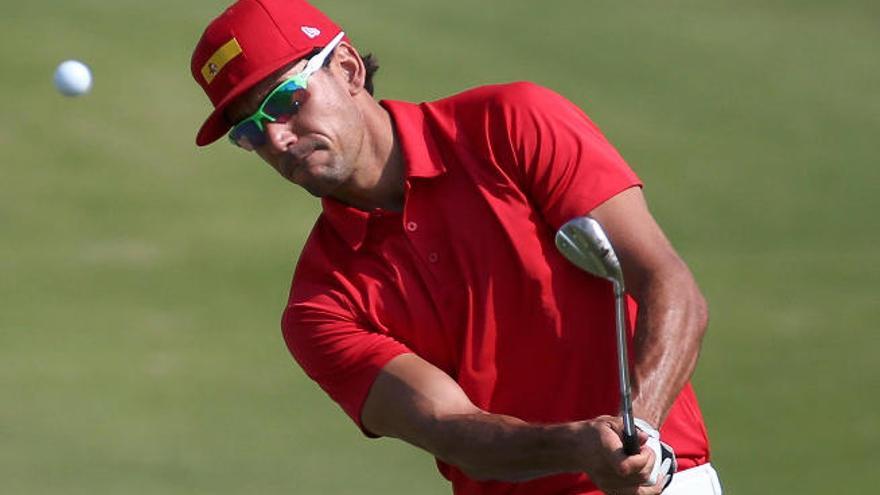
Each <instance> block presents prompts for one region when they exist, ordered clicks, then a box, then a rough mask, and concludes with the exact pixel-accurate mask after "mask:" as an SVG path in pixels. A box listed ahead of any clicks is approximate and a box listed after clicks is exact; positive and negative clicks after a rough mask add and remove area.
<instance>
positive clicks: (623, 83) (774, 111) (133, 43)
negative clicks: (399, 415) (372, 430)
mask: <svg viewBox="0 0 880 495" xmlns="http://www.w3.org/2000/svg"><path fill="white" fill-rule="evenodd" d="M317 4H318V5H319V6H320V7H322V8H323V9H324V10H325V11H326V12H327V13H329V14H330V15H331V16H332V17H334V18H336V19H337V20H338V21H339V22H340V24H342V25H343V26H344V27H345V29H346V30H347V31H348V33H349V34H350V36H351V38H352V39H353V40H354V42H355V44H356V45H357V46H359V47H360V48H361V49H362V50H364V51H373V52H374V53H376V54H377V55H378V56H379V59H380V61H381V63H382V70H381V71H380V72H379V75H378V78H377V93H378V96H379V97H382V98H393V99H408V100H426V99H433V98H436V97H440V96H444V95H448V94H451V93H454V92H457V91H459V90H461V89H464V88H466V87H470V86H475V85H479V84H484V83H493V82H504V81H513V80H523V79H527V80H533V81H536V82H538V83H541V84H544V85H546V86H549V87H551V88H553V89H555V90H557V91H559V92H561V93H562V94H564V95H565V96H567V97H568V98H570V99H571V100H573V101H574V102H575V103H577V104H578V105H580V106H581V107H582V108H584V109H585V110H586V111H587V112H588V113H589V114H590V115H591V116H592V117H593V119H594V120H595V121H596V122H597V123H598V124H599V125H600V126H601V127H602V128H603V130H604V131H605V133H606V134H607V135H608V137H609V139H611V140H612V142H614V143H615V144H616V145H617V146H618V147H619V149H620V150H621V152H622V153H623V155H624V157H626V158H627V160H628V161H629V162H630V164H631V165H632V167H633V168H634V169H635V170H636V171H637V172H638V173H639V174H640V175H641V177H642V178H643V179H644V180H645V182H646V184H647V188H646V194H647V196H648V199H649V201H650V203H651V205H652V208H653V211H654V213H655V215H656V216H657V218H658V219H659V220H660V222H661V224H662V225H663V226H664V227H665V229H666V230H667V233H668V234H669V236H670V237H671V239H672V241H673V243H674V244H675V245H676V246H677V247H678V249H679V250H680V251H681V253H682V254H683V256H684V257H685V258H686V260H687V261H688V262H689V263H690V265H691V267H692V269H693V271H694V272H695V274H696V276H697V278H698V280H699V282H700V283H701V285H702V287H703V289H704V291H705V292H706V295H707V297H708V299H709V301H710V304H711V309H712V322H711V326H710V332H709V334H708V336H707V338H706V341H705V346H704V351H703V354H702V358H701V362H700V364H699V367H698V369H697V373H696V376H695V379H694V381H695V385H696V388H697V391H698V394H699V396H700V399H701V404H702V407H703V411H704V414H705V416H706V421H707V424H708V427H709V430H710V434H711V438H712V441H713V448H714V463H715V464H716V467H717V469H718V470H719V472H720V474H721V476H722V480H723V482H724V484H725V487H726V489H727V493H740V494H746V493H801V494H824V493H829V492H833V491H835V490H836V491H841V490H843V491H847V492H851V493H867V492H870V491H871V488H872V487H873V486H874V484H875V480H874V478H875V477H874V475H873V473H874V471H873V469H874V468H875V465H876V464H877V463H878V461H880V455H878V454H877V450H876V449H877V447H876V446H877V445H878V443H880V399H878V398H877V394H876V392H877V391H878V390H880V366H878V364H877V363H878V356H880V345H878V344H880V337H878V334H877V332H876V320H877V316H878V300H880V299H878V291H877V288H876V284H877V282H878V280H880V255H878V248H877V244H878V242H880V233H878V222H877V219H876V218H877V214H878V212H880V200H878V192H880V173H878V165H880V163H878V160H877V157H876V154H875V152H876V150H877V144H876V143H877V136H878V133H880V132H878V131H880V98H878V88H880V57H878V56H877V54H878V49H880V29H878V26H880V4H878V3H877V2H872V1H857V0H847V1H837V2H818V1H807V0H799V1H794V0H788V1H761V2H758V1H737V2H731V1H721V0H710V1H701V2H697V1H676V0H673V1H667V2H662V3H659V2H646V1H633V2H612V1H591V2H585V1H583V0H565V1H547V2H531V1H524V0H490V1H483V2H478V3H477V2H466V1H463V0H448V1H445V2H409V1H403V0H381V1H379V0H362V1H359V2H345V1H342V0H322V1H320V2H318V3H317ZM226 5H227V2H226V1H219V0H190V1H187V2H178V1H176V0H175V1H172V0H154V1H152V2H143V1H134V0H116V1H113V2H107V1H103V0H102V1H99V0H66V1H64V2H61V1H57V0H53V1H47V0H32V1H29V2H11V1H9V0H2V9H0V11H2V15H0V33H2V34H0V40H2V43H0V72H2V76H0V111H2V116H3V118H2V119H0V236H2V237H0V239H2V240H0V492H2V493H10V494H44V493H45V494H54V493H63V494H71V495H73V494H95V493H128V494H141V493H143V494H159V493H161V494H240V493H332V494H354V493H358V494H397V493H401V494H403V493H421V494H444V493H448V491H449V490H448V486H447V484H446V483H445V482H444V481H443V480H442V479H441V478H440V476H439V475H438V474H437V473H436V471H435V469H434V466H433V461H432V459H431V458H430V457H429V456H428V455H427V454H423V453H421V452H419V451H417V450H415V449H413V448H410V447H407V446H404V445H402V444H399V443H397V442H395V441H391V440H366V439H363V438H362V437H361V436H360V434H359V432H358V431H357V429H356V428H355V427H354V426H353V425H352V424H351V423H350V421H349V420H348V419H347V418H346V417H345V416H344V415H343V414H342V412H340V410H339V409H338V408H337V407H336V406H335V405H334V404H332V403H331V402H330V400H329V399H327V398H326V397H325V396H324V394H323V393H322V392H321V391H320V390H318V388H317V386H315V385H314V384H313V383H311V382H310V381H309V380H308V379H307V378H306V377H305V376H304V375H303V373H302V372H301V371H300V370H299V369H298V368H297V367H296V365H295V363H294V362H293V360H292V359H291V358H290V357H289V355H288V353H287V350H286V348H285V347H284V345H283V342H282V340H281V336H280V330H279V317H280V311H281V309H282V307H283V305H284V303H285V301H286V296H287V289H288V284H289V280H290V274H291V271H292V268H293V265H294V262H295V260H296V257H297V255H298V253H299V250H300V247H301V246H302V243H303V241H304V239H305V236H306V234H307V232H308V230H309V228H310V226H311V224H312V223H313V221H314V218H315V217H316V215H317V213H318V206H319V205H318V203H317V201H316V200H314V199H312V198H311V197H309V196H308V195H307V194H306V193H304V192H302V191H300V190H299V189H297V188H296V187H295V186H292V185H289V184H287V183H285V182H284V181H283V180H281V179H280V178H279V177H277V176H276V175H275V173H274V172H272V171H271V170H270V169H269V168H268V167H266V166H264V165H261V164H260V163H259V162H258V161H257V160H256V159H255V158H254V157H252V156H248V155H247V154H245V153H243V152H240V151H238V150H236V149H233V148H232V147H231V146H227V145H225V144H222V143H221V144H217V145H216V146H213V147H209V148H207V149H197V148H195V147H194V145H193V138H194V134H195V130H196V128H197V127H198V125H199V124H200V123H201V119H202V118H203V117H204V116H205V115H206V112H207V111H208V108H209V106H208V102H207V99H206V98H205V97H204V95H203V94H202V93H201V92H200V90H199V89H198V88H197V86H196V85H195V83H194V82H193V81H192V80H191V79H190V76H189V65H188V64H189V56H190V53H191V50H192V47H193V46H194V44H195V41H196V39H197V38H198V36H199V35H200V33H201V31H202V29H203V28H204V26H205V25H206V24H207V22H208V21H209V20H210V19H211V18H212V17H213V16H215V15H216V14H218V13H219V12H220V11H221V10H222V9H223V8H224V7H225V6H226ZM67 58H78V59H81V60H83V61H85V62H87V63H88V64H90V65H91V67H92V69H93V70H94V73H95V87H94V90H93V92H92V94H90V95H88V96H85V97H82V98H77V99H71V98H64V97H62V96H60V95H58V94H57V93H56V92H55V91H54V89H53V87H52V83H51V78H52V71H53V70H54V67H55V66H56V65H57V64H58V63H59V62H60V61H62V60H64V59H67Z"/></svg>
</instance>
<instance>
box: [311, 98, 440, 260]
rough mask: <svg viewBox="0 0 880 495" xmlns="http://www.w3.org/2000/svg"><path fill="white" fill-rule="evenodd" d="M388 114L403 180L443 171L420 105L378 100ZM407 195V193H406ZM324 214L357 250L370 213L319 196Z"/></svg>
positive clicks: (353, 248) (362, 241)
mask: <svg viewBox="0 0 880 495" xmlns="http://www.w3.org/2000/svg"><path fill="white" fill-rule="evenodd" d="M379 104H380V105H382V106H383V107H384V108H385V109H386V110H388V112H389V113H390V114H391V120H392V122H393V123H394V131H395V132H396V133H397V138H398V139H400V149H401V154H402V155H403V161H404V166H405V167H406V168H405V172H404V173H405V174H406V179H407V180H409V179H412V178H425V179H429V178H433V177H437V176H440V175H442V174H443V173H445V172H446V167H444V166H443V162H442V161H441V159H440V152H439V150H438V148H437V145H436V143H435V142H434V138H433V136H432V135H431V132H430V130H429V129H428V127H427V124H426V122H425V109H424V108H423V105H417V104H414V103H407V102H402V101H392V100H382V101H380V102H379ZM407 194H408V193H407ZM321 205H322V207H323V210H324V211H323V216H324V218H325V219H326V220H327V221H328V222H329V223H330V225H331V226H332V227H333V229H334V230H335V231H336V232H337V233H339V235H340V236H342V239H343V240H344V241H345V243H346V244H348V246H349V247H351V249H352V250H355V251H356V250H358V249H360V247H361V246H362V245H363V243H364V240H365V239H366V237H367V226H368V225H369V222H370V213H369V212H366V211H363V210H359V209H357V208H354V207H352V206H349V205H347V204H345V203H343V202H341V201H339V200H336V199H334V198H329V197H328V198H322V199H321Z"/></svg>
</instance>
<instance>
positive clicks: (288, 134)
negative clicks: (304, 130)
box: [264, 122, 298, 152]
mask: <svg viewBox="0 0 880 495" xmlns="http://www.w3.org/2000/svg"><path fill="white" fill-rule="evenodd" d="M264 126H265V131H264V132H265V133H266V145H267V146H269V147H270V148H271V149H272V150H273V151H277V152H284V151H287V148H289V147H290V146H291V145H292V144H293V143H295V142H296V141H297V139H298V137H297V135H296V133H294V132H293V129H291V126H290V123H289V122H267V123H266V124H264Z"/></svg>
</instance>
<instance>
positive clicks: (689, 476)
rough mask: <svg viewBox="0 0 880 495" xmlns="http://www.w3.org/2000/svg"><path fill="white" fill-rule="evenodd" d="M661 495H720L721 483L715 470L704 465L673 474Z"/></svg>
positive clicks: (709, 465)
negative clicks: (670, 481)
mask: <svg viewBox="0 0 880 495" xmlns="http://www.w3.org/2000/svg"><path fill="white" fill-rule="evenodd" d="M663 495H721V482H720V481H719V480H718V473H716V472H715V468H713V467H712V465H711V464H709V463H706V464H703V465H700V466H697V467H693V468H690V469H685V470H684V471H679V472H677V473H675V476H673V477H672V483H670V484H669V488H667V489H665V490H663Z"/></svg>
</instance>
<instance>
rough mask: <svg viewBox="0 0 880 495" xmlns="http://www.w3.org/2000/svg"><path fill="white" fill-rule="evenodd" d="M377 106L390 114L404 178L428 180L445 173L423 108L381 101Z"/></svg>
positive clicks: (401, 102)
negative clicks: (404, 173) (398, 142)
mask: <svg viewBox="0 0 880 495" xmlns="http://www.w3.org/2000/svg"><path fill="white" fill-rule="evenodd" d="M379 104H380V105H382V106H383V107H385V109H386V110H388V112H389V113H390V114H391V121H392V122H393V123H394V132H396V133H397V138H398V139H400V149H401V151H402V153H403V161H404V164H405V165H406V178H407V179H411V178H414V177H419V178H432V177H437V176H439V175H441V174H443V173H444V172H446V167H444V166H443V161H442V160H441V158H440V150H439V149H438V148H437V143H435V142H434V136H433V135H432V134H431V130H430V129H429V128H428V125H427V122H426V121H425V120H426V119H425V114H426V112H427V111H428V108H427V105H426V104H424V103H423V104H421V105H417V104H415V103H407V102H403V101H393V100H382V101H380V102H379Z"/></svg>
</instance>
